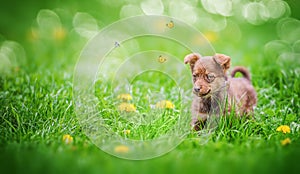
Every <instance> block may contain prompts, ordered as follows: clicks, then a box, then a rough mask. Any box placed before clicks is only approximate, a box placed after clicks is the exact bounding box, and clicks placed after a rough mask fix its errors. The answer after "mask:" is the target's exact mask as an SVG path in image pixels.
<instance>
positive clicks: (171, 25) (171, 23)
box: [166, 21, 174, 28]
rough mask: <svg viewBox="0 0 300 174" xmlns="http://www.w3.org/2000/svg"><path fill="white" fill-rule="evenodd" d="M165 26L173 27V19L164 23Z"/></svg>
mask: <svg viewBox="0 0 300 174" xmlns="http://www.w3.org/2000/svg"><path fill="white" fill-rule="evenodd" d="M166 26H167V27H168V28H173V27H174V22H173V21H170V22H169V23H167V24H166Z"/></svg>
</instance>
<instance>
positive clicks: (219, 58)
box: [213, 54, 230, 72]
mask: <svg viewBox="0 0 300 174" xmlns="http://www.w3.org/2000/svg"><path fill="white" fill-rule="evenodd" d="M213 59H214V60H215V61H216V62H217V63H218V64H219V65H221V67H222V68H223V70H224V72H225V71H226V70H227V69H228V68H229V67H230V57H229V56H227V55H225V54H215V55H214V56H213Z"/></svg>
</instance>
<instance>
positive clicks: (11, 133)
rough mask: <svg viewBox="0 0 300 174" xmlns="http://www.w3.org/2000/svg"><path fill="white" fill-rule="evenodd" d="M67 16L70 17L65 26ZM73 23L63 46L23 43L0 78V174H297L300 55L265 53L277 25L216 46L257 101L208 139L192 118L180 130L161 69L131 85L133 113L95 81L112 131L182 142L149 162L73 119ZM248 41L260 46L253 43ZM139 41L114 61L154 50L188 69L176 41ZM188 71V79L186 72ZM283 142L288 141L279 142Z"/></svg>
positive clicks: (173, 94) (77, 43) (172, 85)
mask: <svg viewBox="0 0 300 174" xmlns="http://www.w3.org/2000/svg"><path fill="white" fill-rule="evenodd" d="M106 10H107V9H106ZM67 17H68V16H65V18H64V20H66V21H68V18H67ZM114 18H115V17H112V19H114ZM112 19H111V20H112ZM106 20H109V19H107V18H106ZM69 23H70V21H68V22H66V23H63V26H64V27H65V28H66V29H67V32H68V33H67V36H66V38H65V39H64V40H62V41H58V40H55V39H45V38H38V40H37V41H35V42H29V41H26V40H22V42H23V43H24V45H23V46H24V48H25V51H26V53H27V57H26V60H25V61H20V62H22V63H19V64H18V65H17V66H13V67H11V68H10V71H9V73H3V74H1V75H0V171H1V172H0V173H67V172H68V173H241V172H243V173H299V171H300V167H299V165H298V161H299V159H300V157H299V156H300V150H299V147H300V117H299V116H300V111H299V106H300V99H299V97H300V96H299V95H300V70H299V66H300V63H299V61H297V59H296V58H295V59H287V60H285V59H277V58H274V57H268V56H267V55H264V54H263V50H264V48H263V46H264V45H265V44H266V42H268V41H269V40H272V39H277V38H276V36H273V34H274V33H272V32H269V29H270V28H272V27H274V24H273V23H268V24H266V25H262V26H256V27H252V26H251V27H252V28H254V29H255V30H252V29H251V28H250V29H248V28H249V25H247V24H244V23H241V24H240V25H241V30H242V33H243V38H242V41H244V43H245V44H240V43H232V44H228V41H227V40H225V41H224V40H222V35H219V36H218V37H219V38H218V40H217V41H215V42H213V43H212V44H213V46H214V48H215V49H216V51H217V52H220V53H221V52H224V53H225V54H228V55H230V56H231V57H232V64H233V66H234V65H244V66H246V67H248V68H249V69H250V71H251V75H252V80H253V85H254V87H255V89H256V91H257V94H258V104H257V107H256V109H255V113H254V117H253V118H252V119H236V118H235V117H234V116H233V117H226V118H225V117H224V118H222V119H221V120H220V122H219V125H218V127H217V128H216V129H215V130H214V131H213V132H212V133H210V134H205V133H203V134H200V135H198V134H197V133H196V132H193V131H190V130H189V127H188V125H189V120H184V119H183V121H184V122H182V123H178V121H179V116H180V114H181V111H182V110H181V109H186V108H181V100H182V98H181V96H180V95H178V94H179V92H178V84H177V83H176V82H175V81H174V79H173V80H170V78H169V77H168V76H166V75H163V74H161V73H159V72H156V71H151V72H148V73H143V74H139V75H138V76H135V77H134V78H133V79H131V81H130V84H131V85H132V86H133V87H132V90H131V91H129V93H130V94H131V95H132V97H133V99H132V100H131V101H129V102H130V103H132V104H134V105H135V106H136V108H137V112H134V113H122V112H119V110H118V105H119V104H120V103H121V102H122V101H120V100H118V99H117V95H118V94H119V93H111V88H113V84H111V83H110V82H107V81H102V80H101V78H100V77H99V80H98V81H96V83H95V85H94V86H93V87H94V89H95V90H94V95H95V97H96V98H97V101H98V103H97V107H96V108H97V111H98V114H97V115H96V118H100V117H101V118H103V120H104V124H105V126H106V128H108V129H109V131H113V132H115V133H116V135H118V136H119V137H121V138H124V139H130V140H149V139H150V140H152V139H155V138H158V137H160V136H162V135H165V134H167V133H170V135H171V136H172V135H173V134H172V133H178V134H184V135H185V136H186V137H185V138H184V139H183V141H182V142H181V143H180V144H179V145H178V146H176V148H174V149H172V150H171V151H170V152H169V153H166V154H164V155H163V156H159V157H157V158H153V159H148V160H143V161H138V160H137V161H135V160H125V159H120V158H117V157H115V156H113V155H110V154H108V153H106V152H103V151H102V150H100V149H99V148H98V147H97V146H96V145H95V144H93V139H92V138H90V137H88V136H87V135H86V130H87V128H95V127H93V126H92V125H90V126H91V127H89V125H88V124H84V125H83V124H80V119H79V118H78V117H76V113H75V111H76V108H75V103H74V101H73V78H74V77H73V75H74V68H75V66H76V62H77V58H78V56H79V54H80V51H81V49H82V48H83V45H84V44H85V43H86V40H84V39H82V38H80V37H79V36H78V35H77V34H76V33H75V32H74V31H72V27H71V26H69ZM266 32H267V33H268V34H267V36H265V33H266ZM224 37H225V38H226V36H224ZM227 37H229V36H227ZM249 39H252V40H251V41H252V42H254V43H252V44H250V41H249V43H248V42H247V41H248V40H249ZM137 43H138V44H139V49H138V50H136V47H135V45H134V43H131V41H130V40H129V41H127V45H126V43H124V45H125V47H126V46H128V47H126V50H124V49H123V50H121V51H120V52H112V53H111V55H110V56H116V57H118V56H120V55H124V54H128V55H132V54H133V53H135V52H136V51H146V50H153V49H158V50H160V51H164V52H167V53H172V54H173V55H176V56H178V61H180V62H182V61H183V60H182V59H183V56H184V55H185V54H186V53H188V52H187V50H186V49H181V47H180V45H179V44H178V43H175V42H172V41H170V40H163V39H161V38H149V36H146V37H141V38H138V39H137ZM157 43H159V44H157ZM124 51H126V53H125V52H124ZM120 61H121V59H120ZM111 69H113V68H111ZM186 71H187V73H189V70H188V67H187V69H186ZM109 75H112V77H113V74H109ZM186 81H188V82H191V80H190V79H187V80H186ZM149 96H154V98H153V99H151V97H150V99H149ZM155 97H156V98H155ZM191 97H192V94H191ZM164 99H166V100H170V101H172V102H173V103H174V105H175V109H155V107H154V106H155V104H156V102H158V101H160V100H164ZM188 107H189V106H188ZM141 119H142V121H141ZM181 121H182V120H181ZM146 123H147V124H146ZM149 123H151V124H149ZM280 125H289V126H290V128H291V133H287V134H283V133H282V132H278V131H276V129H277V127H278V126H280ZM180 126H186V127H184V129H182V131H183V132H181V130H180V129H177V128H178V127H180ZM124 130H130V134H124ZM65 134H70V135H71V136H72V137H73V138H74V141H73V143H72V144H66V143H65V142H64V141H63V140H62V137H63V135H65ZM178 134H176V135H178ZM286 138H290V140H291V143H290V144H289V145H286V146H283V145H281V141H282V140H284V139H286ZM108 146H110V144H108ZM111 146H112V147H111V148H112V149H113V148H114V147H113V146H114V145H111Z"/></svg>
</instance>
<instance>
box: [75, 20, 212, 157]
mask: <svg viewBox="0 0 300 174" xmlns="http://www.w3.org/2000/svg"><path fill="white" fill-rule="evenodd" d="M171 24H172V25H171ZM138 38H142V39H147V40H148V39H149V41H147V42H142V43H139V42H138V41H136V39H138ZM157 38H159V39H162V40H164V41H165V42H154V43H153V41H152V40H151V39H157ZM146 43H149V47H143V44H146ZM172 43H176V44H177V47H174V48H173V47H172ZM127 44H129V45H131V46H134V45H136V46H137V48H134V49H132V50H130V49H126V48H128V47H127ZM164 44H165V45H164ZM157 45H161V46H162V47H164V46H165V47H166V48H171V50H168V51H165V50H159V49H160V47H155V46H157ZM163 45H164V46H163ZM173 46H174V45H173ZM152 47H154V48H155V49H153V48H152ZM142 48H143V49H142ZM176 50H177V51H178V50H185V51H183V52H180V51H179V52H176ZM191 52H198V53H201V54H203V55H213V54H214V53H215V52H214V49H213V48H212V46H211V45H210V43H209V42H208V41H207V40H206V38H205V37H204V36H203V35H202V34H201V33H200V32H199V31H198V30H196V29H195V28H193V27H191V26H189V25H188V24H186V23H184V22H182V21H179V20H177V19H175V18H171V17H168V16H154V15H153V16H135V17H131V18H127V19H124V20H120V21H117V22H115V23H113V24H111V25H109V26H108V27H106V28H104V29H103V30H102V31H101V32H100V33H98V34H97V35H96V36H95V37H94V38H93V39H91V40H90V41H89V42H88V44H87V45H86V46H85V48H84V49H83V50H82V52H81V55H80V59H79V61H78V63H77V66H76V69H75V73H74V83H73V85H74V87H73V99H74V104H75V111H76V115H77V117H78V120H79V122H80V124H81V126H82V129H83V131H84V133H85V134H86V135H87V136H88V137H89V138H90V139H91V141H92V142H93V143H94V144H95V145H97V146H98V147H99V148H100V149H101V150H103V151H105V152H107V153H109V154H112V155H114V156H117V157H120V158H125V159H132V160H143V159H150V158H154V157H157V156H160V155H163V154H165V153H167V152H169V151H171V150H172V149H174V148H175V147H176V146H177V145H178V144H179V143H180V142H181V141H182V140H183V139H184V138H185V137H186V135H187V134H188V133H189V132H190V129H191V128H190V119H191V113H190V106H191V100H192V93H191V88H192V83H191V75H190V71H189V70H188V68H187V66H186V65H184V64H183V58H184V56H185V55H186V54H188V53H191ZM175 53H176V54H175ZM177 53H178V54H177ZM162 60H163V61H162ZM148 72H158V73H161V74H162V75H163V76H164V77H166V81H167V80H168V79H169V80H170V83H174V84H175V85H174V89H175V90H173V91H174V92H175V93H176V94H177V95H178V98H177V99H178V100H177V101H174V103H175V109H174V110H171V111H170V110H166V109H161V110H155V112H156V114H161V113H165V112H173V111H174V112H177V113H179V114H177V116H176V118H175V119H174V120H175V121H174V123H173V124H172V125H171V126H170V128H169V129H168V131H167V132H164V134H161V135H159V136H154V138H146V139H144V138H141V139H131V138H130V137H128V136H126V135H125V136H122V134H120V131H122V130H116V126H118V124H121V123H123V122H126V119H123V118H125V117H126V116H128V114H127V113H123V112H118V111H114V109H112V108H113V107H114V104H113V102H112V103H111V101H113V100H114V98H116V96H117V95H118V94H120V93H123V92H126V93H127V92H128V93H131V94H134V91H132V88H131V86H130V85H132V84H134V83H132V81H134V79H136V78H137V76H139V75H141V74H145V73H148ZM97 84H99V85H100V86H97ZM128 87H129V88H128ZM162 89H163V88H162ZM144 90H147V87H145V89H144ZM104 93H108V94H110V95H108V96H104ZM151 94H152V95H150V96H149V97H150V98H155V97H156V96H158V95H160V94H161V93H158V95H157V93H155V92H153V93H151ZM98 95H101V96H102V97H99V96H98ZM136 95H138V92H137V93H136ZM132 97H133V98H134V97H135V96H134V95H133V96H132ZM163 98H164V97H162V98H161V99H163ZM100 105H101V107H100V108H99V106H100ZM136 110H137V111H136V112H133V114H134V117H136V116H137V118H138V117H140V118H141V117H142V116H144V114H145V115H147V114H148V113H144V114H143V113H141V112H139V111H140V110H142V109H141V108H137V109H136ZM150 111H151V110H150ZM106 113H110V115H109V114H106ZM114 114H115V115H116V116H114ZM129 115H130V114H129ZM131 116H132V115H131ZM108 117H109V118H108ZM112 118H114V119H112ZM124 120H125V121H124ZM127 121H128V120H127ZM148 121H149V122H136V121H134V122H133V123H134V124H132V120H129V121H128V125H131V126H144V125H147V126H151V121H155V118H154V119H150V120H148ZM164 121H165V122H164V124H163V125H167V121H168V120H164ZM112 125H114V126H112ZM122 126H123V125H121V126H120V127H122ZM124 131H126V132H130V130H124ZM157 131H159V130H157ZM154 132H155V131H154Z"/></svg>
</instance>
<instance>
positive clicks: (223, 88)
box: [184, 53, 257, 130]
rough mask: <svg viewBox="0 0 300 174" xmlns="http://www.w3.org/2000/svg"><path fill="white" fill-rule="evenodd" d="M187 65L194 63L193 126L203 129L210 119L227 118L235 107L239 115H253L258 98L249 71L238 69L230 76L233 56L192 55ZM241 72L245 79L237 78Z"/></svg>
mask: <svg viewBox="0 0 300 174" xmlns="http://www.w3.org/2000/svg"><path fill="white" fill-rule="evenodd" d="M184 63H185V64H187V63H189V64H190V67H191V71H192V75H193V84H194V87H193V93H194V94H195V97H194V100H193V104H192V115H193V117H192V123H191V124H192V126H193V128H194V129H195V130H200V129H202V128H203V127H204V126H205V123H206V121H207V120H208V119H209V118H210V119H212V118H213V117H219V116H220V115H225V114H226V111H227V112H230V111H231V109H232V108H234V110H235V112H236V114H237V115H238V116H242V115H250V114H251V112H252V111H253V107H254V106H255V105H256V100H257V99H256V92H255V90H254V88H253V86H252V84H251V79H250V74H249V72H248V71H247V69H245V68H244V67H235V68H234V69H233V70H232V73H231V77H227V75H226V71H227V70H228V69H229V67H230V57H229V56H226V55H224V54H215V55H214V56H206V57H201V56H200V54H197V53H192V54H189V55H187V56H185V58H184ZM237 72H241V73H242V74H243V77H242V78H234V76H235V74H236V73H237Z"/></svg>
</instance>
